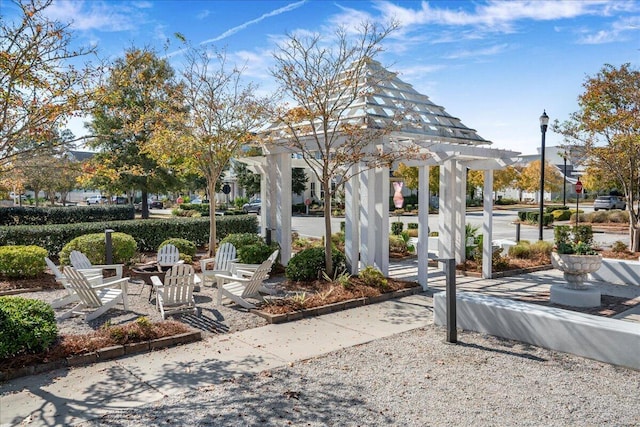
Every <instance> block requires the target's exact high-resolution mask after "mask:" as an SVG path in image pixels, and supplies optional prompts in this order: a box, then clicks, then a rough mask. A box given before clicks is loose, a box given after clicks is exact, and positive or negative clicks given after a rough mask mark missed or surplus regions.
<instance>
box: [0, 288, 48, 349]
mask: <svg viewBox="0 0 640 427" xmlns="http://www.w3.org/2000/svg"><path fill="white" fill-rule="evenodd" d="M57 336H58V328H57V326H56V319H55V314H54V312H53V309H52V308H51V306H50V305H49V304H47V303H46V302H43V301H38V300H33V299H27V298H22V297H9V296H7V297H0V360H1V359H7V358H9V357H14V356H16V355H18V354H21V353H38V352H41V351H44V350H46V349H47V348H49V347H50V346H51V345H52V344H53V343H54V342H55V340H56V337H57Z"/></svg>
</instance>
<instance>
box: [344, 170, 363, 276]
mask: <svg viewBox="0 0 640 427" xmlns="http://www.w3.org/2000/svg"><path fill="white" fill-rule="evenodd" d="M358 168H359V166H358V165H354V166H352V167H351V171H350V173H349V175H350V176H352V178H351V179H350V180H349V181H347V182H346V183H345V186H344V221H345V224H344V225H345V228H344V248H345V255H346V257H347V264H348V265H349V269H350V270H349V271H350V272H351V274H358V271H359V270H360V268H359V267H360V266H359V262H360V230H359V224H360V221H359V214H360V211H359V207H360V178H359V177H358V173H357V171H358Z"/></svg>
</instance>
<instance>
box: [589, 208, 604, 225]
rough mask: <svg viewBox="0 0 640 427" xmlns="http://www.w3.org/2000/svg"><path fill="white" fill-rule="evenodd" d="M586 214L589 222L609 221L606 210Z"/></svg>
mask: <svg viewBox="0 0 640 427" xmlns="http://www.w3.org/2000/svg"><path fill="white" fill-rule="evenodd" d="M586 216H587V218H589V222H595V223H603V222H608V221H609V212H607V211H598V212H593V213H590V214H586Z"/></svg>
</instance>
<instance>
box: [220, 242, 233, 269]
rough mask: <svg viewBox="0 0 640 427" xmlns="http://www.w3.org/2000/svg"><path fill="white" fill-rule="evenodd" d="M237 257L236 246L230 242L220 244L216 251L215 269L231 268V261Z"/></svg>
mask: <svg viewBox="0 0 640 427" xmlns="http://www.w3.org/2000/svg"><path fill="white" fill-rule="evenodd" d="M234 259H236V247H235V246H233V244H231V243H229V242H225V243H223V244H221V245H220V247H219V248H218V250H217V251H216V260H215V269H216V270H229V263H230V262H231V261H233V260H234Z"/></svg>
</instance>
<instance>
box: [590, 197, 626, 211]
mask: <svg viewBox="0 0 640 427" xmlns="http://www.w3.org/2000/svg"><path fill="white" fill-rule="evenodd" d="M626 208H627V202H625V201H624V199H623V198H622V197H620V196H598V197H596V199H595V200H594V201H593V210H594V211H597V210H599V209H605V210H609V209H622V210H624V209H626Z"/></svg>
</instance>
